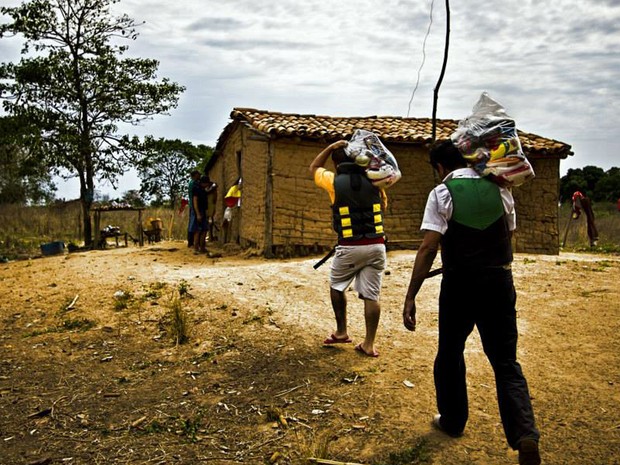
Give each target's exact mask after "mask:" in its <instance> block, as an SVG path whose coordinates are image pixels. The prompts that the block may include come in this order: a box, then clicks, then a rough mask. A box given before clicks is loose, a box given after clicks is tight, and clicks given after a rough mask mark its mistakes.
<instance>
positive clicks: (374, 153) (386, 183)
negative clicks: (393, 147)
mask: <svg viewBox="0 0 620 465" xmlns="http://www.w3.org/2000/svg"><path fill="white" fill-rule="evenodd" d="M344 151H345V153H346V154H347V156H348V157H349V158H351V159H352V160H353V161H355V163H356V164H358V165H359V166H361V167H363V168H364V169H365V170H366V176H367V177H368V179H370V182H372V184H373V185H374V186H376V187H379V188H382V189H387V188H388V187H390V186H393V185H394V184H395V183H396V182H398V180H399V179H400V178H401V176H402V175H401V173H400V170H399V169H398V163H397V162H396V158H394V155H392V152H390V151H389V150H388V149H387V148H386V147H385V145H383V143H382V142H381V140H380V139H379V137H378V136H377V135H376V134H375V133H373V132H370V131H366V130H364V129H356V130H355V132H354V133H353V136H351V140H350V141H349V142H348V143H347V146H346V147H345V149H344Z"/></svg>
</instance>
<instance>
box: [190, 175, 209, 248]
mask: <svg viewBox="0 0 620 465" xmlns="http://www.w3.org/2000/svg"><path fill="white" fill-rule="evenodd" d="M210 184H211V181H210V180H209V178H208V177H207V176H202V177H201V178H200V179H199V180H198V182H197V183H195V184H194V186H193V187H192V206H193V207H194V211H195V212H196V221H195V223H196V228H195V231H194V253H195V254H199V253H206V252H207V247H206V237H207V230H208V220H207V192H206V189H207V187H209V185H210Z"/></svg>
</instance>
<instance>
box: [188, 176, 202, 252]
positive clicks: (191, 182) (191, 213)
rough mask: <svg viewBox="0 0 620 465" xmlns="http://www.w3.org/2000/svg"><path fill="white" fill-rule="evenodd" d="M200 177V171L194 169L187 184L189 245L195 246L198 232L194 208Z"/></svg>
mask: <svg viewBox="0 0 620 465" xmlns="http://www.w3.org/2000/svg"><path fill="white" fill-rule="evenodd" d="M199 179H200V171H198V170H193V171H192V172H191V173H190V174H189V183H188V184H187V195H188V197H187V198H188V199H189V220H188V222H187V246H188V247H193V246H194V233H195V232H196V211H195V210H194V200H193V196H194V185H195V184H196V183H197V182H198V180H199Z"/></svg>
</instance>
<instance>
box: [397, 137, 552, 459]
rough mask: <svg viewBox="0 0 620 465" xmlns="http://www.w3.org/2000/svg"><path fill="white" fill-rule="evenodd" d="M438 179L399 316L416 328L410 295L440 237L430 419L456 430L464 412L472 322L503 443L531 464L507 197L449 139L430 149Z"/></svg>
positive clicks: (531, 425)
mask: <svg viewBox="0 0 620 465" xmlns="http://www.w3.org/2000/svg"><path fill="white" fill-rule="evenodd" d="M430 162H431V164H432V165H433V168H434V169H435V170H436V171H437V172H438V173H439V175H440V177H441V178H443V182H442V183H441V184H439V185H438V186H437V187H435V189H433V191H431V193H430V195H429V197H428V201H427V203H426V209H425V211H424V217H423V220H422V226H421V229H422V230H424V231H425V233H424V238H423V241H422V245H421V246H420V248H419V250H418V252H417V255H416V258H415V263H414V265H413V272H412V275H411V280H410V283H409V288H408V290H407V295H406V298H405V303H404V308H403V323H404V325H405V327H406V328H407V329H408V330H410V331H415V329H416V323H417V322H416V303H415V299H416V295H417V294H418V291H419V290H420V287H421V286H422V283H423V282H424V279H425V277H426V276H427V274H428V272H429V270H430V268H431V266H432V264H433V261H434V259H435V257H436V255H437V251H438V249H439V246H440V244H441V259H442V268H443V278H442V282H441V291H440V295H439V345H438V349H437V356H436V358H435V365H434V378H435V389H436V396H437V407H438V410H439V414H438V415H436V416H435V418H434V419H433V425H434V426H435V427H436V428H438V429H439V430H441V431H443V432H444V433H446V434H448V435H450V436H453V437H458V436H460V435H461V434H462V432H463V430H464V429H465V424H466V423H467V418H468V402H467V386H466V381H465V359H464V356H463V351H464V348H465V341H466V340H467V338H468V336H469V334H470V333H471V332H472V330H473V328H474V326H477V328H478V332H479V334H480V338H481V340H482V345H483V348H484V352H485V354H486V355H487V357H488V359H489V361H490V363H491V366H492V367H493V370H494V372H495V383H496V389H497V400H498V403H499V410H500V416H501V420H502V424H503V427H504V432H505V435H506V439H507V440H508V444H509V445H510V446H511V447H512V448H513V449H515V450H518V451H519V464H521V465H538V464H540V454H539V451H538V440H539V432H538V430H537V429H536V425H535V421H534V413H533V409H532V404H531V400H530V395H529V391H528V385H527V381H526V379H525V377H524V376H523V373H522V370H521V366H520V365H519V363H518V362H517V336H518V334H517V320H516V310H515V304H516V293H515V288H514V284H513V278H512V271H511V268H510V266H511V262H512V246H511V236H512V231H513V230H514V229H515V225H516V215H515V210H514V200H513V197H512V194H511V193H510V191H508V190H507V189H505V188H503V187H500V186H498V185H497V184H495V183H493V182H492V181H490V180H488V179H486V178H481V177H480V176H479V175H478V174H477V173H476V172H475V171H474V170H473V169H471V168H468V167H467V164H466V162H465V160H464V159H463V157H462V156H461V153H460V152H459V151H458V149H457V148H456V147H455V146H454V145H453V143H452V142H451V141H450V140H448V141H446V142H443V143H440V144H439V145H437V146H435V147H434V148H433V149H432V150H431V153H430Z"/></svg>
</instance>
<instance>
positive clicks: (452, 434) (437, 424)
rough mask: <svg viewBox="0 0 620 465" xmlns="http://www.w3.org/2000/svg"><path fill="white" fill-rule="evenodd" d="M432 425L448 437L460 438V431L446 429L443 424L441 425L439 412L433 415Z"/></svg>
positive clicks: (461, 434) (461, 433)
mask: <svg viewBox="0 0 620 465" xmlns="http://www.w3.org/2000/svg"><path fill="white" fill-rule="evenodd" d="M433 426H434V427H435V428H437V429H438V430H439V431H441V432H442V433H445V434H447V435H448V436H450V437H453V438H460V437H461V436H463V432H462V431H458V432H453V431H448V430H446V429H445V428H444V427H443V426H441V415H439V414H437V415H435V416H434V417H433Z"/></svg>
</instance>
